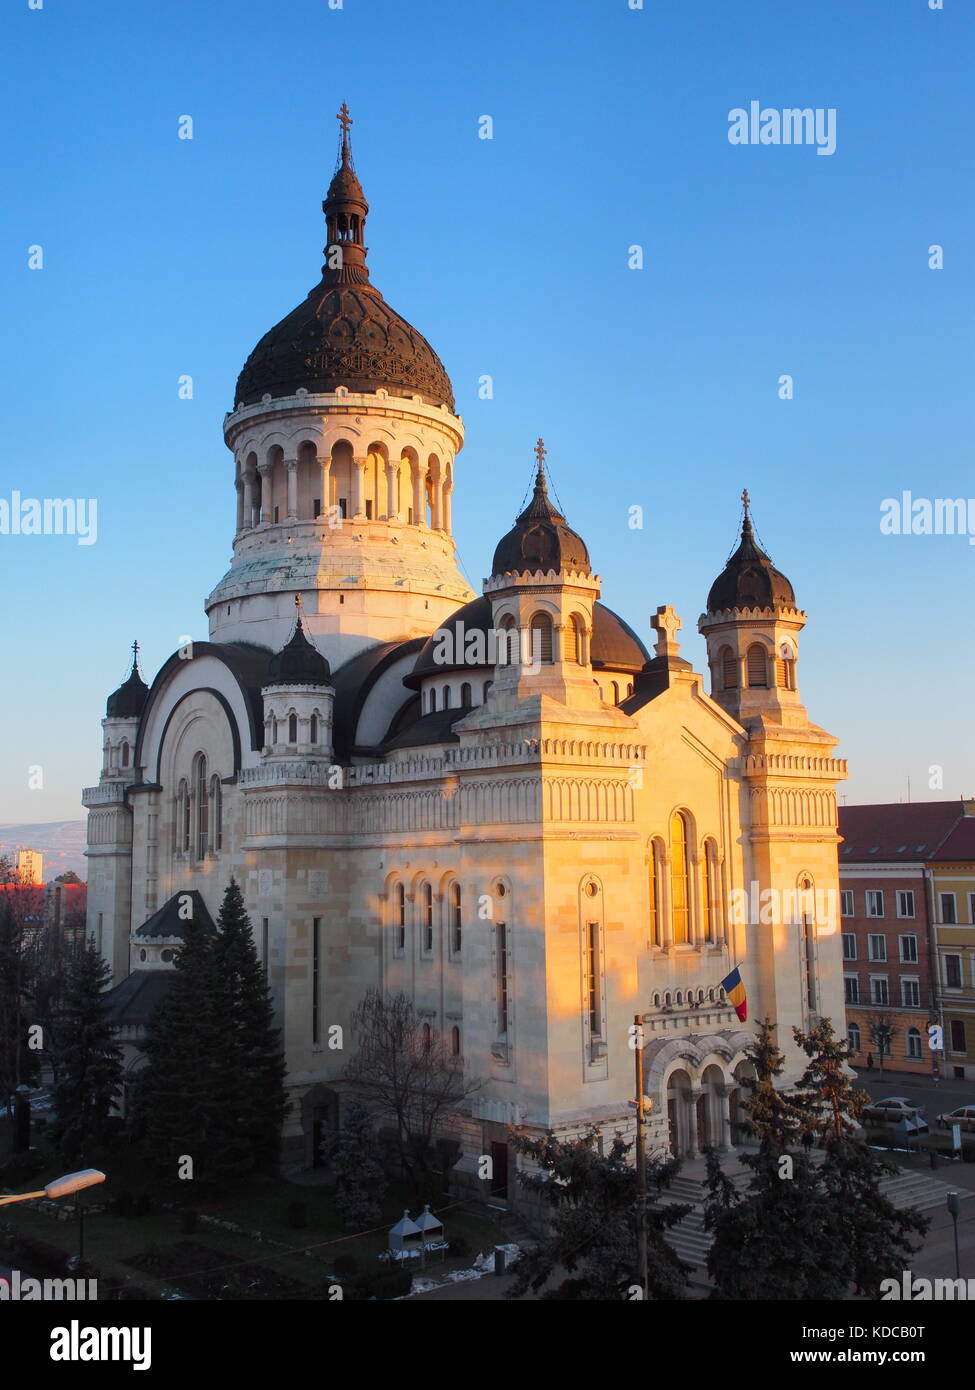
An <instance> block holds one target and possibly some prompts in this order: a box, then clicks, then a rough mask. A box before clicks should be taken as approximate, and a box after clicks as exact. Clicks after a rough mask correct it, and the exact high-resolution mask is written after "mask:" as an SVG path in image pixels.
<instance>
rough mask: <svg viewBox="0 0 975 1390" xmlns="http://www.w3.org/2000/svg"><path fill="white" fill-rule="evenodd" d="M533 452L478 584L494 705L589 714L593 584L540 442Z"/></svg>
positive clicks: (593, 704) (593, 702)
mask: <svg viewBox="0 0 975 1390" xmlns="http://www.w3.org/2000/svg"><path fill="white" fill-rule="evenodd" d="M535 454H536V457H537V460H538V466H537V471H536V474H535V487H534V491H533V493H532V498H531V501H530V502H529V504H528V506H527V507H526V508H525V509H524V511H523V512H522V513H521V515H520V516H519V517H518V519H517V520H516V522H515V524H514V526H513V527H512V529H511V530H510V531H509V532H508V533H507V535H506V536H503V537H502V539H501V541H500V542H499V543H498V547H497V549H496V550H495V552H494V563H493V565H492V567H491V578H490V579H488V580H486V581H485V584H484V592H485V594H486V596H487V597H488V598H489V599H490V600H491V610H492V628H493V631H494V634H495V644H496V660H497V664H496V667H495V678H494V688H493V692H492V694H493V696H494V703H495V705H497V703H498V702H499V701H501V702H505V703H513V702H514V701H516V700H518V699H521V698H523V697H525V696H528V695H548V696H550V697H551V698H552V699H555V700H558V701H559V702H560V703H561V704H564V705H571V706H575V707H577V708H580V709H589V710H594V709H598V708H599V707H600V705H601V701H600V699H599V695H598V692H597V690H596V686H595V683H594V681H593V673H592V665H591V657H590V644H591V642H592V631H593V605H594V603H595V602H596V599H597V598H598V597H599V579H598V577H597V576H596V575H594V574H593V572H592V568H591V566H590V563H589V552H588V550H587V549H586V546H585V542H584V541H583V540H582V538H581V536H579V535H578V534H577V533H576V532H575V531H573V530H572V528H571V527H570V526H568V525H567V523H566V520H565V518H564V517H563V516H562V514H561V512H559V511H558V510H557V508H556V507H555V506H554V504H553V503H552V500H551V498H550V497H549V495H548V481H547V479H546V477H545V454H546V449H545V446H544V444H543V443H542V441H541V440H540V439H539V441H538V443H537V444H536V446H535Z"/></svg>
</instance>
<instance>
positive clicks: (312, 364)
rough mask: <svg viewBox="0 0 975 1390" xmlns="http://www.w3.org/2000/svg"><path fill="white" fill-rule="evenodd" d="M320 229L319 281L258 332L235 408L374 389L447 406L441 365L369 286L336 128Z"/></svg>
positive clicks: (356, 208) (362, 203)
mask: <svg viewBox="0 0 975 1390" xmlns="http://www.w3.org/2000/svg"><path fill="white" fill-rule="evenodd" d="M322 210H323V212H324V213H325V222H326V226H327V229H328V243H327V245H326V247H325V264H324V265H323V266H322V279H321V283H320V284H318V285H316V286H315V288H314V289H313V290H311V291H310V293H309V295H308V297H307V299H305V300H304V301H303V302H302V303H301V304H299V305H298V307H297V308H296V309H293V310H292V311H291V313H290V314H288V316H287V318H283V319H282V320H281V322H280V323H278V324H275V326H274V327H273V328H272V329H271V330H270V332H268V333H265V334H264V337H263V338H262V339H261V341H260V342H259V343H258V344H257V347H255V349H254V351H253V352H252V353H251V355H250V357H248V359H247V361H246V362H245V363H244V370H243V371H242V372H241V374H240V376H239V377H238V378H237V389H236V392H235V394H234V405H235V408H236V407H237V406H241V405H256V404H257V403H258V402H259V401H260V399H261V397H262V396H264V395H270V396H272V397H280V396H293V395H294V394H295V392H296V391H297V390H298V389H299V388H301V387H304V388H305V390H306V391H311V392H320V391H334V390H335V389H336V387H338V386H345V387H347V388H348V390H350V391H355V392H360V391H377V390H379V389H380V388H385V390H387V391H388V392H389V393H390V395H393V396H414V395H415V396H420V397H421V398H422V399H423V400H424V401H425V402H426V403H427V404H428V405H438V406H439V405H445V406H446V407H447V408H448V410H451V411H452V410H453V409H454V393H453V390H452V388H451V385H450V378H449V377H448V376H447V373H446V372H445V371H444V368H443V363H442V362H441V361H440V358H439V357H438V356H437V354H436V353H435V352H434V350H433V348H432V347H431V346H430V344H429V343H428V342H427V340H426V338H424V337H423V336H422V335H421V334H420V333H418V332H417V331H416V329H415V328H413V327H412V325H411V324H409V323H407V321H406V319H404V318H401V317H400V315H399V314H397V313H396V311H395V310H394V309H391V308H390V307H389V305H388V304H387V303H386V301H385V300H384V299H383V297H382V295H381V294H380V293H379V291H378V290H377V289H375V288H374V286H372V285H371V284H369V269H368V267H367V265H366V245H365V225H366V217H367V215H368V212H369V204H368V203H367V202H366V199H365V194H364V193H363V191H362V185H361V184H360V182H359V179H358V177H357V175H356V173H355V170H354V169H353V168H352V156H351V153H350V150H349V143H348V136H347V132H346V131H345V128H344V127H343V136H342V148H341V154H340V163H339V167H338V169H337V170H336V172H335V176H334V178H333V179H332V182H331V184H330V185H329V189H328V196H327V197H326V198H325V201H324V202H323V203H322Z"/></svg>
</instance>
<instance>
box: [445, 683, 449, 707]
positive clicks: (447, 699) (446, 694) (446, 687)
mask: <svg viewBox="0 0 975 1390" xmlns="http://www.w3.org/2000/svg"><path fill="white" fill-rule="evenodd" d="M443 707H444V709H450V686H449V685H445V686H444V688H443Z"/></svg>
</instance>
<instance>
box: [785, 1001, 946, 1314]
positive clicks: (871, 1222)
mask: <svg viewBox="0 0 975 1390" xmlns="http://www.w3.org/2000/svg"><path fill="white" fill-rule="evenodd" d="M793 1033H794V1035H795V1040H796V1042H797V1044H798V1045H799V1046H800V1047H801V1048H802V1050H803V1052H805V1054H806V1056H807V1057H808V1058H809V1062H808V1065H807V1066H806V1070H805V1072H804V1074H803V1076H802V1078H801V1080H800V1081H799V1082H798V1083H797V1087H796V1090H797V1092H798V1093H799V1095H801V1096H803V1097H805V1098H806V1101H807V1104H808V1106H809V1113H810V1116H811V1123H812V1125H813V1126H814V1128H815V1131H816V1132H817V1133H818V1134H819V1135H820V1136H821V1138H822V1142H823V1147H824V1148H825V1151H826V1156H825V1160H824V1162H823V1164H822V1165H821V1167H820V1170H819V1179H820V1183H821V1184H822V1187H823V1190H824V1193H825V1196H826V1200H827V1201H828V1202H829V1203H830V1204H831V1206H832V1207H833V1209H834V1213H835V1218H836V1221H837V1224H838V1228H839V1234H838V1239H839V1241H840V1244H841V1248H842V1249H843V1251H844V1253H845V1256H846V1260H847V1277H848V1280H849V1282H850V1283H851V1284H852V1285H853V1287H854V1290H855V1292H857V1293H860V1294H864V1295H866V1296H867V1297H868V1298H878V1297H879V1296H880V1284H881V1281H882V1280H884V1279H887V1278H899V1277H900V1274H901V1272H902V1271H903V1270H904V1269H906V1268H908V1267H909V1265H910V1259H911V1256H912V1255H914V1253H915V1252H916V1251H917V1249H918V1245H919V1242H916V1241H914V1240H913V1239H912V1236H914V1235H923V1234H924V1232H925V1231H926V1230H927V1229H928V1226H929V1225H930V1220H929V1218H928V1217H925V1216H922V1215H921V1214H920V1213H919V1212H917V1211H914V1210H906V1211H902V1210H899V1209H898V1208H897V1207H895V1206H894V1204H893V1203H892V1202H891V1201H890V1200H889V1199H888V1198H887V1197H885V1196H884V1194H883V1193H882V1192H881V1190H880V1186H879V1184H880V1181H881V1179H882V1178H884V1177H885V1176H887V1175H888V1174H891V1173H895V1172H896V1171H897V1169H896V1168H895V1167H894V1166H893V1165H892V1164H890V1163H887V1162H885V1161H884V1160H883V1159H881V1158H880V1157H879V1156H878V1155H877V1154H876V1153H875V1152H874V1150H873V1149H871V1148H870V1147H869V1146H868V1145H867V1144H866V1143H864V1141H863V1139H862V1137H861V1136H860V1133H859V1132H858V1122H859V1119H860V1116H861V1114H862V1113H863V1107H864V1106H865V1105H866V1104H867V1102H868V1100H869V1097H868V1096H867V1093H866V1091H863V1090H860V1089H859V1088H858V1087H857V1086H856V1085H855V1084H854V1077H853V1075H852V1073H851V1071H850V1066H849V1059H850V1055H851V1050H850V1046H849V1043H848V1042H847V1041H846V1040H845V1039H844V1038H837V1037H836V1036H835V1035H834V1033H833V1025H832V1023H831V1021H830V1020H829V1019H828V1018H826V1019H821V1020H820V1022H819V1023H818V1024H817V1025H816V1027H815V1028H813V1029H811V1030H810V1032H809V1033H803V1032H802V1031H801V1030H800V1029H798V1028H794V1029H793Z"/></svg>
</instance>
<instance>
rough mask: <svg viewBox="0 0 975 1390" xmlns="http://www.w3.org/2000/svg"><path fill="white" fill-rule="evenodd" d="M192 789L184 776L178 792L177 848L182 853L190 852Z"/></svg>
mask: <svg viewBox="0 0 975 1390" xmlns="http://www.w3.org/2000/svg"><path fill="white" fill-rule="evenodd" d="M190 833H191V832H190V789H189V786H188V784H187V782H186V779H185V778H184V779H183V781H182V782H180V784H179V791H178V792H177V793H176V848H177V849H178V850H179V852H180V853H181V854H189V852H190Z"/></svg>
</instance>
